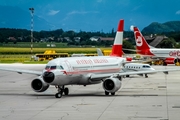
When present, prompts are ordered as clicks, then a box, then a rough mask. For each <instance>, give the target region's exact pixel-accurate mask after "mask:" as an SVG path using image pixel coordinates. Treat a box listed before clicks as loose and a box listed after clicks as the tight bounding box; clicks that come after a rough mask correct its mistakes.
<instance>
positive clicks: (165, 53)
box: [150, 49, 180, 58]
mask: <svg viewBox="0 0 180 120" xmlns="http://www.w3.org/2000/svg"><path fill="white" fill-rule="evenodd" d="M150 52H151V53H152V54H153V56H154V57H162V58H163V57H174V58H179V57H180V49H150Z"/></svg>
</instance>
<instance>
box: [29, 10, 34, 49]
mask: <svg viewBox="0 0 180 120" xmlns="http://www.w3.org/2000/svg"><path fill="white" fill-rule="evenodd" d="M29 10H30V12H31V53H33V14H34V8H29Z"/></svg>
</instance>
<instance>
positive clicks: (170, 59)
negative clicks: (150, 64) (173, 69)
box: [130, 26, 180, 65]
mask: <svg viewBox="0 0 180 120" xmlns="http://www.w3.org/2000/svg"><path fill="white" fill-rule="evenodd" d="M130 29H131V30H132V31H134V36H135V41H136V53H137V54H140V55H142V56H145V57H151V58H152V59H160V60H162V61H163V65H167V64H177V63H178V62H180V59H179V58H180V49H167V48H154V47H152V46H150V45H149V44H148V43H147V42H146V40H145V38H144V37H143V35H142V34H141V32H140V31H139V29H138V28H137V27H135V26H131V27H130Z"/></svg>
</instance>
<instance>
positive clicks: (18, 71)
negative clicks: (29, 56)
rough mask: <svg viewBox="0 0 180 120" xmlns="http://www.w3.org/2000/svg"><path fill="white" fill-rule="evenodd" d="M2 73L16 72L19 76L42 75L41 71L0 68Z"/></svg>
mask: <svg viewBox="0 0 180 120" xmlns="http://www.w3.org/2000/svg"><path fill="white" fill-rule="evenodd" d="M0 70H3V71H11V72H17V73H19V74H22V73H26V74H33V75H38V76H39V75H42V71H34V70H22V69H13V68H0Z"/></svg>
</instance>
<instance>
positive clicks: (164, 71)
mask: <svg viewBox="0 0 180 120" xmlns="http://www.w3.org/2000/svg"><path fill="white" fill-rule="evenodd" d="M169 71H180V69H164V70H152V71H132V72H124V71H122V72H119V73H113V74H112V73H111V74H109V73H108V74H92V75H91V77H90V79H91V80H94V81H96V80H98V79H103V78H108V77H119V76H126V75H138V74H154V73H158V72H163V73H165V74H168V72H169Z"/></svg>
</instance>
